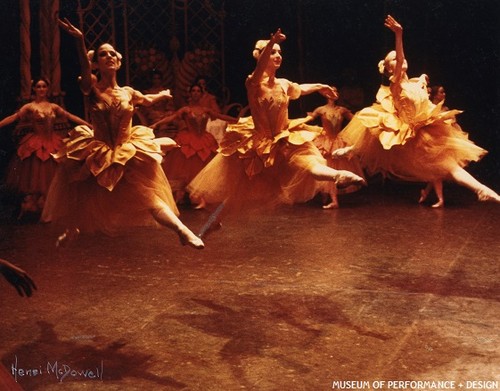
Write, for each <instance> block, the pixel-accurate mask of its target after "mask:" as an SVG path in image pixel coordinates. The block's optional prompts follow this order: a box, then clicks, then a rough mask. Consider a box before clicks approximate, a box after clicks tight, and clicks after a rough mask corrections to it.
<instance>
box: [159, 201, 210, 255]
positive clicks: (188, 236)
mask: <svg viewBox="0 0 500 391" xmlns="http://www.w3.org/2000/svg"><path fill="white" fill-rule="evenodd" d="M151 214H152V216H153V217H154V219H155V220H156V221H157V222H158V223H160V224H161V225H163V226H165V227H168V228H170V229H172V230H174V231H175V232H176V233H177V235H179V239H180V241H181V243H182V245H186V244H189V245H190V246H191V247H194V248H196V249H202V248H204V247H205V244H204V243H203V241H202V240H201V239H200V238H199V237H198V236H196V235H195V234H194V233H193V232H192V231H191V230H190V229H189V228H188V227H186V226H185V225H184V223H183V222H182V221H181V220H180V219H179V218H178V217H177V216H176V215H175V213H174V212H173V211H172V209H170V208H169V207H168V206H166V205H165V206H164V207H163V208H161V209H153V210H151Z"/></svg>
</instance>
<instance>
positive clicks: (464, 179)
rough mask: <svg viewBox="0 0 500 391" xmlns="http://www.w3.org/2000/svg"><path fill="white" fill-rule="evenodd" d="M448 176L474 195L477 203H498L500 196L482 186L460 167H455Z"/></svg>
mask: <svg viewBox="0 0 500 391" xmlns="http://www.w3.org/2000/svg"><path fill="white" fill-rule="evenodd" d="M450 174H451V177H452V178H453V179H454V180H455V181H456V182H457V183H458V184H459V185H462V186H465V187H467V188H469V189H471V190H472V191H473V192H474V193H476V194H477V198H478V199H479V201H494V202H498V203H500V195H498V194H497V193H495V191H493V190H492V189H490V188H489V187H487V186H485V185H483V184H482V183H481V182H479V181H478V180H477V179H476V178H474V177H473V176H472V175H471V174H469V173H468V172H467V171H465V170H464V169H463V168H462V167H456V168H455V169H454V170H452V171H451V173H450Z"/></svg>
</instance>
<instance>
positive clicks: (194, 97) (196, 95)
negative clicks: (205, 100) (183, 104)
mask: <svg viewBox="0 0 500 391" xmlns="http://www.w3.org/2000/svg"><path fill="white" fill-rule="evenodd" d="M189 93H190V95H191V101H192V102H198V101H199V100H200V99H201V95H202V91H201V87H199V86H193V87H191V91H189Z"/></svg>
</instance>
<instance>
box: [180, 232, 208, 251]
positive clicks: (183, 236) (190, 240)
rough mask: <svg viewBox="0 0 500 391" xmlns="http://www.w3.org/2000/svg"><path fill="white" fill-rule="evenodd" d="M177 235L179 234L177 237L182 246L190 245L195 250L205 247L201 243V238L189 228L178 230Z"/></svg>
mask: <svg viewBox="0 0 500 391" xmlns="http://www.w3.org/2000/svg"><path fill="white" fill-rule="evenodd" d="M178 235H179V239H180V241H181V244H182V245H183V246H191V247H193V248H195V249H197V250H202V249H204V248H205V243H203V240H201V238H199V237H198V236H196V235H195V234H194V233H193V232H191V231H190V230H189V229H185V230H180V231H179V232H178Z"/></svg>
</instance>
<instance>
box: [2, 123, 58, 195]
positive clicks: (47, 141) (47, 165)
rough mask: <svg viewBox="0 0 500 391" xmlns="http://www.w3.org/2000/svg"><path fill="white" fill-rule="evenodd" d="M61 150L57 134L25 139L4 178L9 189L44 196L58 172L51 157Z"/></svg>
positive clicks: (33, 134)
mask: <svg viewBox="0 0 500 391" xmlns="http://www.w3.org/2000/svg"><path fill="white" fill-rule="evenodd" d="M61 146H62V137H61V136H60V135H59V134H57V133H52V134H51V135H49V136H46V137H41V136H40V135H37V134H35V133H28V134H27V135H25V136H24V137H23V138H22V139H21V141H20V143H19V147H18V149H17V153H16V155H15V156H14V157H13V158H12V159H11V161H10V163H9V166H8V169H7V176H6V180H5V183H6V186H7V188H8V189H10V190H12V191H15V192H18V193H24V194H39V195H45V194H47V192H48V190H49V186H50V183H51V181H52V178H53V177H54V175H55V172H56V169H57V162H56V161H55V160H54V159H53V157H52V156H51V154H52V153H54V152H57V151H58V149H59V148H60V147H61Z"/></svg>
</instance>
